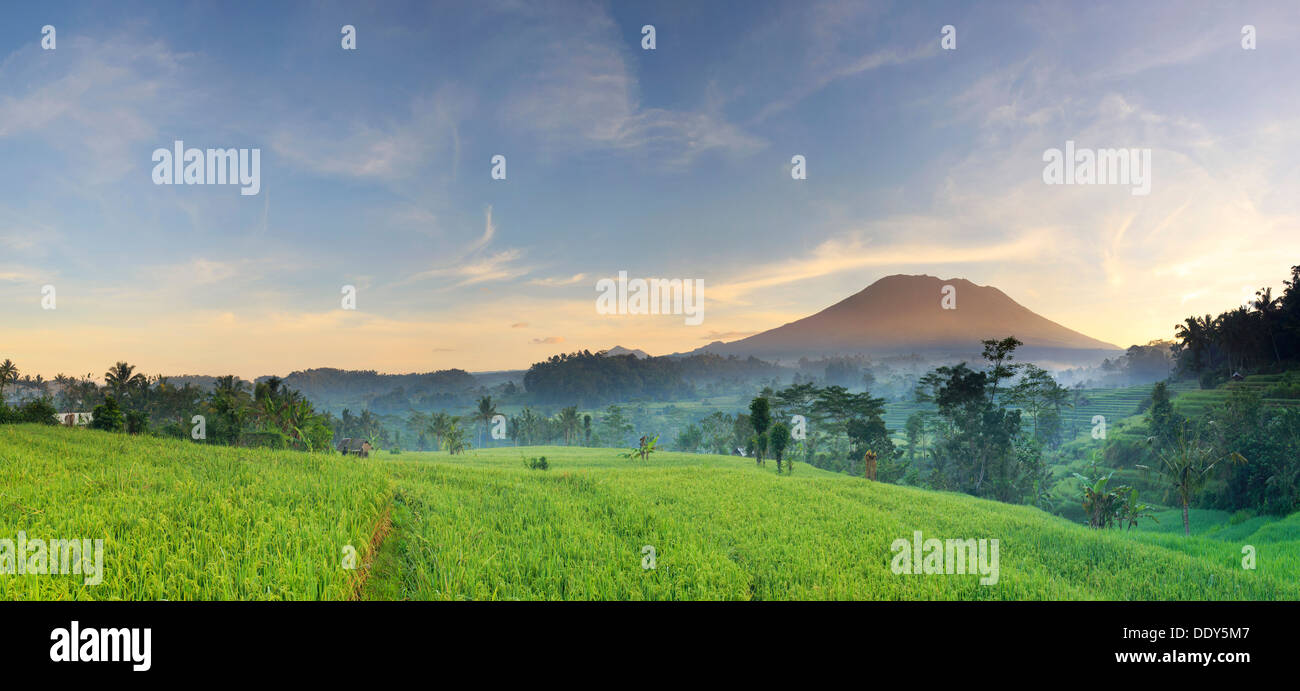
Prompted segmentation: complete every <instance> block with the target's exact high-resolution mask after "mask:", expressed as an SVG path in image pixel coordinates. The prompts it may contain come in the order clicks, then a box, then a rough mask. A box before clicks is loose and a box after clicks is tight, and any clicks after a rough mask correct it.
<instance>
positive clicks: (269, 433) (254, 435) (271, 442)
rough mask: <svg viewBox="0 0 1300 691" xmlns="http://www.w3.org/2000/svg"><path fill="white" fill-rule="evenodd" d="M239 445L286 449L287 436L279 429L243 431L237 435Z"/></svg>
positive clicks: (287, 444) (287, 443)
mask: <svg viewBox="0 0 1300 691" xmlns="http://www.w3.org/2000/svg"><path fill="white" fill-rule="evenodd" d="M239 445H240V446H250V447H254V448H261V449H287V448H289V437H287V436H285V434H284V433H283V432H281V431H279V430H264V431H261V432H244V433H243V434H241V435H239Z"/></svg>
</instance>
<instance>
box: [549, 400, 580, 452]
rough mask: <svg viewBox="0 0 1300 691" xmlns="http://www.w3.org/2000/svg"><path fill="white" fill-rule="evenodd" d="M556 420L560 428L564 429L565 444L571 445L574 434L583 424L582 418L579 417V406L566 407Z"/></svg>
mask: <svg viewBox="0 0 1300 691" xmlns="http://www.w3.org/2000/svg"><path fill="white" fill-rule="evenodd" d="M555 421H556V422H557V423H558V424H559V425H560V429H562V430H564V444H565V445H566V446H568V445H571V444H572V443H573V435H575V434H577V433H578V429H579V428H580V427H581V426H582V420H581V418H579V417H578V406H573V405H571V406H569V407H568V408H564V409H563V410H561V411H560V414H559V415H558V416H556V420H555Z"/></svg>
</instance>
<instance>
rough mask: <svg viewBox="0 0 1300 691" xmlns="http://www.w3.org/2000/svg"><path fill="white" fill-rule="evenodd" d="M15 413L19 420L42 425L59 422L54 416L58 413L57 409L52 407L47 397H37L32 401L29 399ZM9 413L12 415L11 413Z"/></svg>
mask: <svg viewBox="0 0 1300 691" xmlns="http://www.w3.org/2000/svg"><path fill="white" fill-rule="evenodd" d="M16 413H17V414H16V415H15V417H16V418H17V421H19V422H36V423H40V424H43V425H57V424H59V421H58V420H56V419H55V417H54V416H55V415H58V413H59V410H58V408H55V407H54V404H53V403H50V400H49V399H48V398H38V399H36V400H34V401H29V402H27V403H26V404H25V405H23V407H21V408H19V409H18V410H17V411H16ZM11 415H13V413H11Z"/></svg>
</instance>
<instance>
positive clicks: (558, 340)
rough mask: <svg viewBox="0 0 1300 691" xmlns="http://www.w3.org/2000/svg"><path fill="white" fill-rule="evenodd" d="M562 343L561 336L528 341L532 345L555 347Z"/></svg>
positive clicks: (562, 338)
mask: <svg viewBox="0 0 1300 691" xmlns="http://www.w3.org/2000/svg"><path fill="white" fill-rule="evenodd" d="M563 342H564V337H563V336H547V337H546V338H534V339H532V340H531V341H529V343H532V344H533V345H555V344H557V343H563Z"/></svg>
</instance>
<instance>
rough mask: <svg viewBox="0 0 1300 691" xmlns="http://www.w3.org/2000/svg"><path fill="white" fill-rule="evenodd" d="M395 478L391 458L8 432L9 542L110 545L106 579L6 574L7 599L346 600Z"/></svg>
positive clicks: (4, 469) (2, 485) (0, 494)
mask: <svg viewBox="0 0 1300 691" xmlns="http://www.w3.org/2000/svg"><path fill="white" fill-rule="evenodd" d="M390 492H391V490H390V487H389V478H388V476H387V475H386V474H385V473H384V471H383V468H382V464H381V463H379V462H377V461H369V462H361V463H358V462H346V461H343V460H342V459H341V458H340V457H339V456H337V455H332V454H331V455H310V454H303V453H297V452H291V451H283V452H271V451H260V450H251V449H233V448H225V447H215V446H201V445H199V444H192V443H191V444H187V443H183V442H179V441H173V440H167V439H158V438H150V437H143V438H141V437H126V436H124V435H115V434H108V433H105V432H98V431H91V430H71V429H66V428H61V427H45V426H39V427H38V426H36V425H0V538H5V539H10V540H17V533H18V531H20V530H21V531H25V533H26V536H27V539H29V540H31V539H35V538H39V539H42V540H46V539H68V540H72V539H83V538H85V539H92V540H93V539H97V538H102V539H104V581H103V583H101V584H100V585H98V586H94V587H88V586H85V585H83V579H82V578H81V577H80V576H37V575H30V574H29V575H23V576H17V575H0V599H5V600H12V599H79V598H80V599H127V600H155V599H168V600H193V599H345V598H348V597H350V596H351V594H352V592H353V586H354V582H353V581H354V579H355V578H356V577H357V572H353V571H345V570H343V569H341V568H340V563H341V559H342V549H343V548H342V546H343V545H348V544H351V545H353V546H354V547H355V548H356V549H357V550H358V553H359V554H360V555H361V556H362V558H364V556H365V554H366V552H367V549H368V544H369V541H370V537H371V534H372V531H373V529H374V526H375V522H376V518H377V516H379V515H380V514H381V512H382V511H383V510H384V508H385V507H386V506H387V504H388V500H389V496H390Z"/></svg>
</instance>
